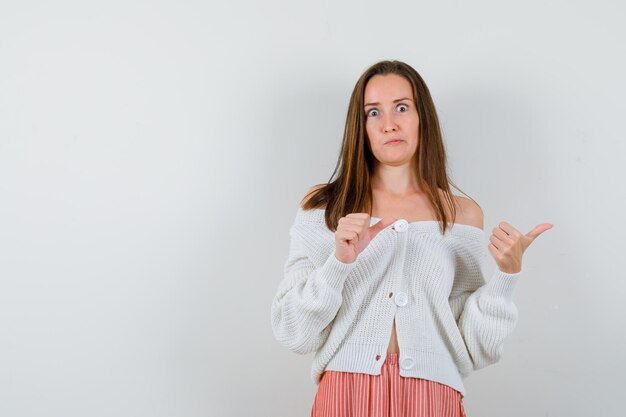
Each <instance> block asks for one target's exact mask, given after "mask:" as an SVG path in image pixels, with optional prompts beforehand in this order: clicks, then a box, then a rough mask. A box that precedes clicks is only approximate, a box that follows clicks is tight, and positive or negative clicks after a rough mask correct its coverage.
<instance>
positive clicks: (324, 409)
mask: <svg viewBox="0 0 626 417" xmlns="http://www.w3.org/2000/svg"><path fill="white" fill-rule="evenodd" d="M398 356H399V354H398V353H388V354H387V357H386V359H385V362H384V363H383V366H382V369H381V374H380V375H369V374H358V373H350V372H337V371H325V372H324V374H323V375H322V379H321V381H320V384H319V385H318V387H317V393H316V394H315V400H314V401H313V409H312V410H311V417H466V415H465V409H464V408H463V395H462V394H461V393H460V392H459V391H456V390H455V389H453V388H451V387H449V386H447V385H444V384H440V383H438V382H435V381H429V380H427V379H421V378H408V377H407V378H405V377H402V376H400V369H399V366H398Z"/></svg>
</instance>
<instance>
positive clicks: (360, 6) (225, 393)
mask: <svg viewBox="0 0 626 417" xmlns="http://www.w3.org/2000/svg"><path fill="white" fill-rule="evenodd" d="M624 12H625V10H624V6H623V5H622V4H621V3H620V2H617V1H614V2H612V1H596V2H589V1H587V2H582V1H551V2H546V1H537V0H532V1H526V2H502V1H473V2H461V1H456V2H449V1H445V2H434V1H429V2H422V1H414V0H412V1H395V2H391V3H385V2H381V1H369V0H360V1H345V2H340V3H338V2H331V1H321V2H310V1H309V2H295V1H284V2H279V1H273V0H266V1H263V2H253V1H247V2H232V3H228V4H227V3H225V2H224V3H216V4H213V3H210V2H200V1H195V2H189V1H169V2H164V1H161V2H154V1H151V2H148V1H145V2H134V1H123V2H122V1H108V2H98V3H96V2H85V1H74V2H70V1H57V2H43V1H42V2H29V1H20V2H8V1H2V3H0V415H2V416H3V417H25V416H29V417H31V416H32V417H34V416H44V415H45V416H48V417H52V416H63V417H70V416H81V417H82V416H92V417H95V416H113V415H115V416H175V417H180V416H274V417H282V416H285V417H286V416H306V415H308V414H309V412H310V407H311V404H312V401H313V397H314V395H315V389H316V386H315V385H314V384H313V382H312V381H311V380H310V379H309V372H310V365H311V361H312V354H311V355H306V356H299V355H296V354H294V353H291V352H290V351H288V350H287V349H286V348H283V347H282V346H280V345H279V344H278V343H277V342H276V341H275V340H274V338H273V334H272V331H271V327H270V305H271V300H272V298H273V296H274V293H275V291H276V289H277V286H278V283H279V281H280V280H281V279H282V272H283V263H284V262H285V260H286V256H287V248H288V228H289V226H290V225H291V223H292V221H293V219H294V216H295V212H296V209H297V207H298V203H299V201H300V199H301V198H302V197H303V195H304V193H305V192H306V190H307V189H308V188H309V187H310V186H312V185H313V184H317V183H322V182H326V181H327V180H328V179H329V177H330V175H331V173H332V170H333V169H334V166H335V163H336V161H337V156H338V152H339V146H340V142H341V136H342V133H343V125H344V121H345V114H346V110H347V105H348V100H349V95H350V93H351V91H352V88H353V86H354V83H355V82H356V80H357V78H358V76H359V75H360V74H361V73H362V71H363V70H365V69H366V68H367V67H368V66H369V65H371V64H373V63H374V62H376V61H378V60H381V59H399V60H402V61H405V62H407V63H409V64H410V65H412V66H413V67H415V68H416V69H417V71H418V72H419V73H420V74H421V75H422V76H423V78H424V79H425V80H426V82H427V84H428V86H429V88H430V90H431V93H432V95H433V98H434V101H435V104H436V106H437V109H438V111H439V116H440V119H441V123H442V126H443V130H444V139H445V144H446V149H447V152H448V160H449V164H450V173H451V177H452V180H453V181H455V182H456V183H457V184H458V185H459V186H460V187H461V189H462V190H463V191H465V192H466V193H468V194H469V195H470V196H472V197H473V198H474V199H476V200H477V201H478V202H479V203H480V204H481V206H482V207H483V210H484V212H485V229H486V230H488V231H490V230H491V229H492V228H493V227H495V226H496V225H497V223H498V222H499V221H501V220H505V221H508V222H510V223H511V224H513V225H514V226H515V227H516V228H518V229H519V230H520V231H522V232H524V233H526V232H528V231H530V230H531V229H532V228H533V227H534V226H536V225H537V224H539V223H544V222H549V223H553V224H554V228H553V229H552V230H549V231H547V232H545V233H544V234H543V235H542V236H540V237H539V238H538V239H537V240H536V241H535V242H534V243H533V245H532V246H531V247H530V248H529V250H528V251H527V252H526V254H525V257H524V266H523V267H524V270H525V275H524V278H523V282H520V284H519V285H518V287H517V290H516V294H515V297H514V300H515V302H516V304H517V306H518V308H519V312H520V319H519V322H518V325H517V327H516V329H515V332H514V334H513V335H512V336H511V337H510V338H509V339H508V340H507V343H506V345H505V350H504V356H503V358H502V360H501V362H499V363H498V364H496V365H493V366H491V367H488V368H486V369H483V370H481V371H478V372H476V373H474V374H473V375H472V376H470V377H469V378H468V379H467V380H466V381H465V382H466V387H467V397H466V398H465V406H466V410H467V413H468V416H469V417H478V416H480V417H489V416H505V415H506V416H508V417H517V416H520V417H521V416H523V417H527V416H568V417H571V416H580V417H582V416H591V415H593V416H613V415H618V414H619V413H621V412H623V400H622V395H623V387H624V384H623V376H624V374H626V361H624V356H623V355H624V352H625V351H626V343H625V336H624V332H623V329H624V327H625V323H624V321H625V320H624V318H625V313H624V301H623V300H624V290H625V289H626V284H625V283H624V263H623V262H624V253H623V249H624V232H625V231H626V230H625V227H624V221H623V218H622V216H621V214H622V212H623V209H624V203H625V193H624V185H623V178H624V174H625V172H624V171H625V170H626V169H625V168H624V162H623V159H624V156H623V155H624V153H625V151H626V145H625V141H624V139H626V138H625V134H624V133H625V129H624V125H623V113H624V94H625V93H626V88H625V86H626V82H625V81H624V80H625V78H624V74H625V73H626V61H625V58H624V54H623V45H624V41H625V38H626V37H625V35H626V29H624V25H623V20H624V15H625V13H624ZM488 257H489V258H488V261H489V263H488V265H487V266H488V268H487V270H486V271H485V272H486V275H487V276H488V277H490V276H491V272H492V271H493V268H494V267H495V262H494V261H493V259H492V258H491V256H490V255H488Z"/></svg>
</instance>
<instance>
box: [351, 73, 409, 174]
mask: <svg viewBox="0 0 626 417" xmlns="http://www.w3.org/2000/svg"><path fill="white" fill-rule="evenodd" d="M363 98H364V100H363V102H364V103H365V106H364V107H365V115H366V116H365V117H366V121H365V128H366V131H367V137H368V139H369V143H370V147H371V149H372V152H373V154H374V156H375V157H376V159H377V160H378V161H379V162H381V163H384V164H388V165H393V166H399V165H403V164H406V163H410V162H411V160H412V158H413V155H414V154H415V151H416V150H417V142H418V134H419V116H418V114H417V108H416V106H415V99H414V97H413V88H412V87H411V83H409V81H408V80H407V79H406V78H404V77H402V76H400V75H397V74H385V75H375V76H374V77H372V78H370V80H369V81H368V82H367V85H366V86H365V94H364V96H363Z"/></svg>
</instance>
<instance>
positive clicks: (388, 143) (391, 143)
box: [385, 139, 402, 145]
mask: <svg viewBox="0 0 626 417" xmlns="http://www.w3.org/2000/svg"><path fill="white" fill-rule="evenodd" d="M400 142H402V140H401V139H392V140H390V141H389V142H385V145H396V144H398V143H400Z"/></svg>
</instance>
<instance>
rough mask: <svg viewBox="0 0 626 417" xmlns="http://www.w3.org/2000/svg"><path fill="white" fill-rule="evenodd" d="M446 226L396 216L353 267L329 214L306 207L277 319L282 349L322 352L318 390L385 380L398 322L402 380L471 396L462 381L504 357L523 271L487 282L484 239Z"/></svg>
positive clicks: (275, 308) (295, 227)
mask: <svg viewBox="0 0 626 417" xmlns="http://www.w3.org/2000/svg"><path fill="white" fill-rule="evenodd" d="M371 219H372V221H371V224H375V223H376V222H377V221H379V219H378V218H375V217H372V218H371ZM439 227H440V222H438V221H436V220H425V221H416V222H407V221H406V220H405V219H398V220H396V222H395V223H393V224H392V225H390V226H388V227H386V228H385V229H383V230H382V231H381V232H380V233H378V235H376V237H375V238H374V239H372V240H371V242H370V244H369V245H368V246H367V248H365V250H364V251H363V252H361V253H360V254H359V256H358V257H357V259H356V260H355V261H354V262H352V263H350V264H346V263H343V262H341V261H339V260H338V259H337V258H336V257H335V237H334V233H333V232H331V231H330V230H329V229H328V227H326V223H325V221H324V209H313V210H303V209H302V208H301V207H299V208H298V211H297V213H296V217H295V220H294V222H293V224H292V226H291V228H290V229H289V235H290V238H291V241H290V247H289V256H288V259H287V261H286V262H285V266H284V278H283V279H282V281H281V282H280V283H279V285H278V291H277V294H276V296H275V297H274V299H273V301H272V308H271V321H272V329H273V331H274V336H275V337H276V339H277V340H278V341H279V342H280V343H281V344H282V345H284V346H286V347H288V348H289V349H290V350H292V351H293V352H296V353H300V354H305V353H309V352H313V351H315V352H316V353H315V357H314V360H313V366H312V369H311V378H312V380H313V382H314V383H315V384H319V382H320V379H321V375H322V373H323V372H324V371H325V370H333V371H344V372H357V373H365V374H370V375H380V371H381V367H382V364H383V362H384V360H385V357H386V354H387V348H388V346H389V340H390V338H391V331H392V325H393V320H394V318H395V320H396V334H397V337H398V346H399V350H400V355H399V359H400V375H401V376H404V377H415V378H424V379H428V380H432V381H437V382H440V383H443V384H446V385H448V386H450V387H452V388H454V389H455V390H457V391H459V392H461V394H462V395H463V396H465V387H464V385H463V382H462V381H463V379H464V378H465V377H466V376H467V375H469V374H470V373H471V372H472V371H473V370H476V369H480V368H483V367H485V366H487V365H490V364H493V363H495V362H497V361H498V360H499V359H500V357H501V355H502V350H503V342H504V340H505V339H506V337H507V336H508V335H509V334H510V333H511V332H512V331H513V328H514V327H515V324H516V321H517V315H518V312H517V308H516V306H515V304H513V301H512V296H513V290H514V287H515V285H516V283H517V281H518V280H519V279H520V276H521V274H522V272H523V271H520V272H518V273H515V274H508V273H505V272H502V271H500V270H499V269H498V268H496V270H495V272H494V274H493V276H492V277H491V280H489V283H485V278H484V276H483V273H482V263H483V261H484V258H485V255H486V254H487V253H488V252H487V244H488V242H487V239H486V235H485V232H484V231H483V230H482V229H480V228H478V227H475V226H471V225H466V224H460V223H457V224H454V225H453V226H452V228H451V229H448V230H447V231H446V234H445V236H444V235H442V234H441V231H440V230H439Z"/></svg>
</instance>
